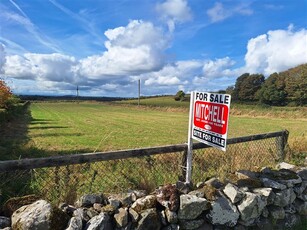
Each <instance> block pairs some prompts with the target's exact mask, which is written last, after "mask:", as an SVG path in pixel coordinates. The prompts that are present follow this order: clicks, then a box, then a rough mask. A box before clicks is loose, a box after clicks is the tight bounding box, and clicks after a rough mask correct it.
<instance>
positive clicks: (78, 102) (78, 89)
mask: <svg viewBox="0 0 307 230" xmlns="http://www.w3.org/2000/svg"><path fill="white" fill-rule="evenodd" d="M77 102H78V104H79V86H78V85H77Z"/></svg>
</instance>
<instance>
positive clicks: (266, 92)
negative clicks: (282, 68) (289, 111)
mask: <svg viewBox="0 0 307 230" xmlns="http://www.w3.org/2000/svg"><path fill="white" fill-rule="evenodd" d="M284 80H285V79H284V77H283V76H280V75H279V74H278V73H273V74H271V75H270V76H269V77H268V78H267V79H266V80H265V82H264V84H263V85H262V87H261V89H260V90H259V91H258V92H257V98H258V99H259V101H260V102H261V103H265V104H268V105H285V104H286V96H287V93H286V91H285V81H284Z"/></svg>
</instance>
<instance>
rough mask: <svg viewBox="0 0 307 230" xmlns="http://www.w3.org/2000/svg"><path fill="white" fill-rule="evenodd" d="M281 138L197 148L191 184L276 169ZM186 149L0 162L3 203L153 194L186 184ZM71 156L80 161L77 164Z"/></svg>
mask: <svg viewBox="0 0 307 230" xmlns="http://www.w3.org/2000/svg"><path fill="white" fill-rule="evenodd" d="M285 134H286V133H285V132H276V133H274V135H269V134H261V136H260V137H261V138H259V135H258V138H255V137H256V136H249V137H241V138H234V139H229V143H230V144H229V145H228V147H227V152H222V151H220V150H217V149H214V148H208V146H206V145H203V144H200V143H197V144H195V147H194V151H193V169H192V181H193V182H194V183H197V182H199V181H205V180H206V179H208V178H209V177H212V176H216V177H219V178H220V179H225V178H227V176H228V175H229V174H231V173H234V172H235V171H236V170H239V169H248V170H259V169H260V168H261V167H264V166H274V165H275V164H276V162H278V161H280V160H281V159H282V158H283V155H282V154H283V148H284V146H285V139H286V135H285ZM186 149H187V148H186V145H185V144H184V145H176V146H165V147H156V148H152V149H138V150H130V151H124V152H120V153H118V152H112V153H97V154H96V155H91V154H88V155H86V154H83V155H81V156H79V157H78V156H70V158H68V157H66V158H67V159H66V158H65V157H62V158H45V159H30V160H19V161H7V162H1V163H0V185H1V187H0V188H1V196H0V198H1V199H2V200H1V202H4V201H5V200H7V199H8V198H10V197H14V196H22V195H28V194H36V195H39V196H41V197H42V198H45V199H47V200H49V201H51V202H53V203H59V202H67V203H73V202H74V201H75V200H76V199H77V197H79V196H81V195H83V194H89V193H120V192H127V191H128V190H129V189H131V190H133V189H142V190H147V191H148V192H151V191H153V190H154V189H155V188H156V187H158V186H159V185H164V184H168V183H175V182H176V181H178V180H181V181H184V180H185V169H186V168H185V167H186ZM124 154H127V155H128V156H127V155H124ZM108 155H110V156H108ZM117 155H118V156H117ZM72 157H76V159H77V157H78V161H76V160H73V159H75V158H72ZM87 157H90V158H91V160H89V159H88V158H87ZM42 162H44V163H42ZM46 166H48V167H46Z"/></svg>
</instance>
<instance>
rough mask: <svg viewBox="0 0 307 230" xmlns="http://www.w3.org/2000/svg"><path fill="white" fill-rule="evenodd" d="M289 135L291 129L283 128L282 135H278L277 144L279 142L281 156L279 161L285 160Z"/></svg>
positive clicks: (278, 149)
mask: <svg viewBox="0 0 307 230" xmlns="http://www.w3.org/2000/svg"><path fill="white" fill-rule="evenodd" d="M288 136H289V131H288V130H286V129H285V130H283V131H282V134H281V136H279V137H276V144H277V152H278V156H279V159H278V160H279V162H282V161H284V160H285V147H286V145H287V143H288Z"/></svg>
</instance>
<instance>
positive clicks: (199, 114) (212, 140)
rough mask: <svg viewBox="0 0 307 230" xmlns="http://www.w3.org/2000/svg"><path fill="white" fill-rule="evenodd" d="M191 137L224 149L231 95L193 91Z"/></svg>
mask: <svg viewBox="0 0 307 230" xmlns="http://www.w3.org/2000/svg"><path fill="white" fill-rule="evenodd" d="M191 96H193V99H192V98H191V103H193V105H192V116H193V118H192V119H191V122H192V126H191V127H192V130H191V131H192V138H193V139H195V140H198V141H200V142H202V143H205V144H207V145H210V146H214V147H217V148H219V149H222V150H223V151H226V140H227V128H228V118H229V107H230V100H231V96H230V95H228V94H218V93H205V92H193V93H192V94H191Z"/></svg>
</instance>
